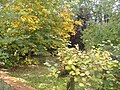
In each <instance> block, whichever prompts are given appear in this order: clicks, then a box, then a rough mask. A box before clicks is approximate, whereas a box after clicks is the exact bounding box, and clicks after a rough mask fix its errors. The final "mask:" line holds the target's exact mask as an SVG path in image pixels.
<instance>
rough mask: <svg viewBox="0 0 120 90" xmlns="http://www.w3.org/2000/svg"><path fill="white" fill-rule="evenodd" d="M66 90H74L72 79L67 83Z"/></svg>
mask: <svg viewBox="0 0 120 90" xmlns="http://www.w3.org/2000/svg"><path fill="white" fill-rule="evenodd" d="M67 90H75V81H74V78H70V81H68V83H67Z"/></svg>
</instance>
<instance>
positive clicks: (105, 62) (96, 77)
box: [58, 47, 119, 90]
mask: <svg viewBox="0 0 120 90" xmlns="http://www.w3.org/2000/svg"><path fill="white" fill-rule="evenodd" d="M58 57H59V60H60V61H61V67H62V69H60V73H59V75H58V76H63V75H64V76H67V77H69V79H70V81H69V82H68V84H67V90H74V84H75V82H77V83H78V84H79V86H80V89H81V90H93V89H99V90H103V89H105V90H111V89H114V88H113V87H114V85H115V84H114V83H115V82H116V78H115V76H114V73H113V71H114V68H117V69H118V68H119V66H118V65H119V62H118V61H116V60H112V58H111V57H110V53H109V52H108V51H104V50H101V49H99V48H98V49H92V50H90V51H88V52H81V51H79V50H78V49H76V48H68V47H65V48H61V49H60V50H59V52H58ZM117 69H116V70H117ZM71 83H72V84H71ZM116 84H117V83H116ZM117 89H118V88H117Z"/></svg>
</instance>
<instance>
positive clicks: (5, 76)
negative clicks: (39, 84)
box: [0, 71, 35, 90]
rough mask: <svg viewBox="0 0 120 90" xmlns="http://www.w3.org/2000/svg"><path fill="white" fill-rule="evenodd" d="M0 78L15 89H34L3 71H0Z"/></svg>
mask: <svg viewBox="0 0 120 90" xmlns="http://www.w3.org/2000/svg"><path fill="white" fill-rule="evenodd" d="M0 79H2V80H3V81H4V82H6V83H7V84H9V85H10V86H12V87H13V88H14V89H15V90H35V89H34V88H33V87H31V86H28V85H26V84H25V83H22V82H20V81H19V80H17V79H16V78H15V77H11V76H9V75H8V74H7V73H6V72H3V71H0Z"/></svg>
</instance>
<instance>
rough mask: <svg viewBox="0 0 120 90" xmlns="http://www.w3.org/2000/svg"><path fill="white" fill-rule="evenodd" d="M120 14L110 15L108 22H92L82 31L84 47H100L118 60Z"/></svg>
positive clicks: (119, 57)
mask: <svg viewBox="0 0 120 90" xmlns="http://www.w3.org/2000/svg"><path fill="white" fill-rule="evenodd" d="M119 17H120V15H119V14H116V15H114V16H112V17H111V19H110V20H109V22H108V23H104V22H103V24H100V23H99V24H98V23H94V24H92V25H91V26H89V27H88V28H87V29H86V30H85V31H84V32H83V39H84V43H85V47H86V49H90V48H92V46H95V47H101V48H103V49H105V50H107V51H109V52H111V53H112V54H113V55H112V56H113V57H116V59H118V60H120V50H119V49H120V27H119V26H120V23H119V22H120V21H119V19H118V18H119Z"/></svg>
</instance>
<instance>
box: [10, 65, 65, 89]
mask: <svg viewBox="0 0 120 90" xmlns="http://www.w3.org/2000/svg"><path fill="white" fill-rule="evenodd" d="M9 73H10V75H11V76H14V77H16V78H17V79H19V80H20V81H22V82H25V83H27V84H29V85H31V86H32V87H34V88H35V89H36V90H65V88H66V83H65V80H64V79H61V78H58V79H57V78H55V77H50V76H49V74H50V70H49V69H48V68H47V67H45V66H33V65H31V66H23V67H22V66H21V67H17V68H14V69H11V70H9Z"/></svg>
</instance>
